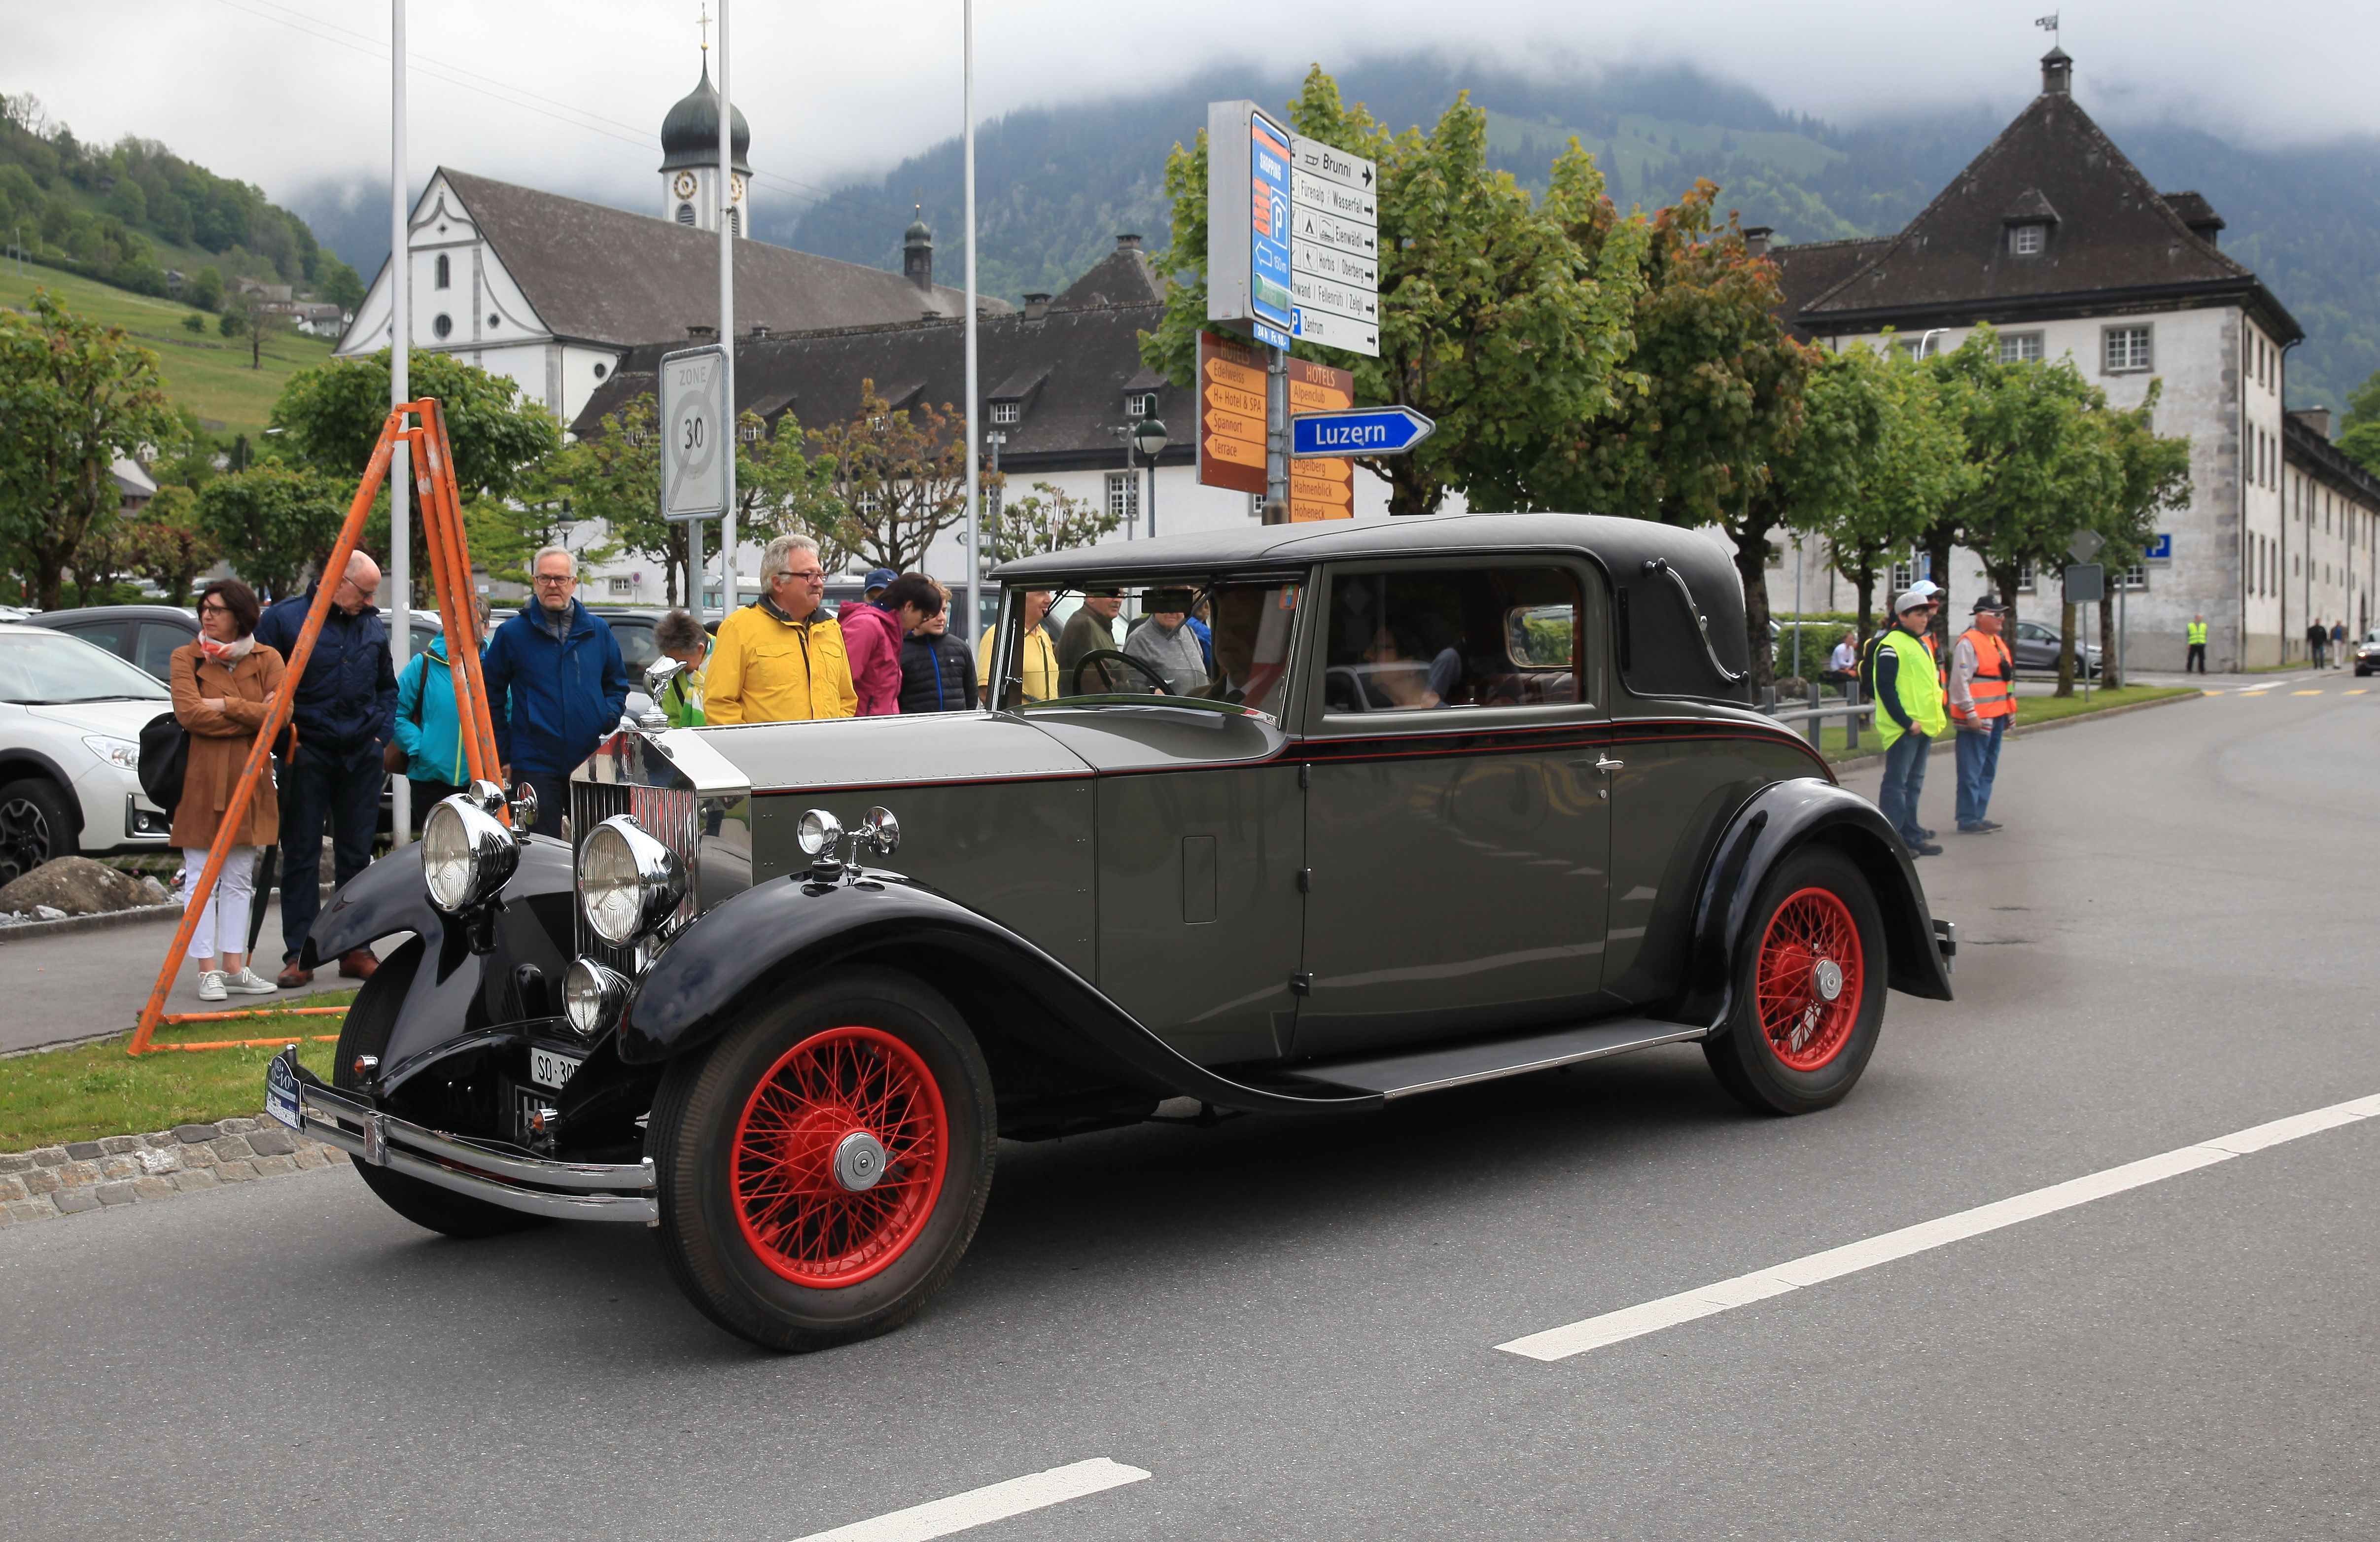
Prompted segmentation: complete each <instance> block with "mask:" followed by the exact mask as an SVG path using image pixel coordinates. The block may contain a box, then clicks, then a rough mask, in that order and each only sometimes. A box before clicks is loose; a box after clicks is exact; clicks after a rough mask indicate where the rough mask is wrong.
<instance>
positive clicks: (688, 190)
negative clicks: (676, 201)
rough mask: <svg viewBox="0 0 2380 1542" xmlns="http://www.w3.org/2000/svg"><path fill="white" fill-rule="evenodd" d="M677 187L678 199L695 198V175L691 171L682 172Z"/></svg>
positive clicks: (678, 175)
mask: <svg viewBox="0 0 2380 1542" xmlns="http://www.w3.org/2000/svg"><path fill="white" fill-rule="evenodd" d="M676 187H677V196H678V197H680V198H692V197H693V196H694V173H692V172H690V171H682V172H680V173H678V174H677V183H676Z"/></svg>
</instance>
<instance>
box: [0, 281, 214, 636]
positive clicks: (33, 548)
mask: <svg viewBox="0 0 2380 1542" xmlns="http://www.w3.org/2000/svg"><path fill="white" fill-rule="evenodd" d="M180 428H181V422H180V419H177V418H176V416H175V415H174V412H173V409H172V407H170V406H169V405H168V403H167V402H166V400H165V392H164V386H163V384H162V383H161V382H159V380H158V377H157V358H156V356H155V355H154V354H152V353H151V352H150V351H149V350H148V349H146V348H143V347H140V346H138V345H137V344H135V343H134V342H133V341H132V340H131V339H130V338H129V337H128V336H127V335H126V334H125V332H124V330H123V329H122V328H121V327H110V326H102V325H100V324H99V323H98V322H92V321H90V320H87V319H86V318H83V317H80V316H77V315H74V314H73V313H71V312H70V311H68V310H67V309H66V307H64V306H63V305H61V304H59V303H58V301H57V300H56V299H55V297H52V296H51V295H50V294H49V293H48V291H46V290H36V291H35V292H34V295H33V303H32V308H31V310H30V311H26V312H18V311H0V543H5V544H6V547H7V548H8V549H9V552H10V556H11V558H12V565H14V566H16V567H17V568H18V571H19V572H21V573H23V574H24V575H25V576H26V577H28V578H29V579H30V583H29V584H28V585H27V587H28V588H29V589H30V590H31V591H32V593H33V595H34V597H35V602H36V603H38V604H39V605H40V606H41V607H42V609H44V610H54V609H55V608H56V607H57V604H58V600H59V584H60V581H61V577H62V576H63V574H64V572H65V570H66V569H67V567H68V566H70V565H73V563H74V561H75V553H76V552H77V551H78V549H79V548H80V547H81V545H82V544H83V542H84V541H85V540H87V539H91V538H94V537H96V538H98V539H101V540H104V539H106V538H107V537H108V536H109V535H110V534H111V532H112V527H113V526H114V524H115V516H116V509H117V507H118V506H119V504H121V503H122V495H121V493H120V492H118V490H117V488H116V485H115V477H114V475H113V474H112V468H113V467H114V466H115V460H116V457H118V456H119V455H129V456H132V457H134V458H136V459H139V458H148V457H151V456H153V455H156V454H157V453H158V452H159V451H160V450H161V449H163V448H164V447H166V446H167V445H169V444H170V443H172V441H173V440H174V438H175V436H176V434H177V433H178V432H179V431H180Z"/></svg>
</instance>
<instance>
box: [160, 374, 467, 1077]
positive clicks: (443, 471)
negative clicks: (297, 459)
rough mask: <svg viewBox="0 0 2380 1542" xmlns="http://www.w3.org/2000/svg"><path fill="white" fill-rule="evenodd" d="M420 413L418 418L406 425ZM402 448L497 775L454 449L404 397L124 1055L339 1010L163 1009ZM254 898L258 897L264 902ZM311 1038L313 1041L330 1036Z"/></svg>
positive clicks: (459, 703)
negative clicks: (202, 1028)
mask: <svg viewBox="0 0 2380 1542" xmlns="http://www.w3.org/2000/svg"><path fill="white" fill-rule="evenodd" d="M408 419H418V421H408ZM400 444H402V445H405V446H406V451H405V453H406V455H407V456H408V457H409V460H410V464H411V467H412V470H413V478H414V486H415V488H416V490H417V491H418V492H419V494H420V514H421V534H422V540H423V544H425V545H426V546H428V547H429V549H430V571H431V581H432V583H433V585H434V586H435V588H436V590H437V599H438V616H439V620H440V623H441V625H442V628H443V631H444V633H445V636H446V657H447V659H448V660H449V661H455V660H459V661H461V663H462V667H461V668H460V669H455V670H453V672H452V673H453V674H454V679H455V708H456V710H458V711H459V712H460V713H461V714H462V718H463V722H464V723H465V724H466V725H467V728H468V731H467V732H466V733H465V735H464V736H463V753H464V757H465V759H467V760H468V762H469V765H470V770H471V779H472V780H473V781H475V782H478V781H489V782H492V781H495V780H496V779H497V776H498V771H499V768H498V762H497V759H496V729H495V722H494V719H493V717H492V715H491V714H490V712H489V710H488V695H487V686H486V682H485V680H484V679H483V678H482V677H481V675H480V650H479V648H478V646H477V644H476V643H474V642H473V641H472V640H471V637H470V634H469V632H468V626H469V621H468V620H467V619H466V618H468V617H473V616H474V613H473V611H472V610H471V609H470V607H472V606H473V605H474V604H475V603H476V598H477V597H476V594H475V592H474V590H473V589H472V587H471V554H470V548H469V546H468V543H467V542H466V541H465V540H464V536H463V502H462V498H461V496H460V495H459V494H458V493H457V492H456V491H455V455H454V449H453V446H452V445H451V444H450V443H448V441H447V438H446V419H445V415H444V414H443V412H442V411H441V410H440V408H439V406H438V401H437V398H435V397H433V396H424V397H422V398H421V399H420V400H419V401H413V402H407V403H405V404H404V405H403V406H401V407H392V408H391V409H390V410H389V415H388V420H387V421H386V422H384V423H383V424H382V425H381V431H380V440H379V442H378V443H376V444H374V445H373V447H372V456H371V464H370V465H369V466H367V467H365V468H364V475H363V480H362V481H361V482H359V483H358V484H357V487H356V496H355V501H354V502H352V503H351V504H348V505H347V517H346V523H345V524H343V525H342V526H340V528H339V539H338V540H337V541H335V542H334V544H333V545H332V547H331V552H330V555H329V556H327V557H325V558H324V559H323V561H322V581H319V582H317V583H316V584H315V586H314V603H313V604H312V606H311V607H310V608H309V609H308V611H307V612H306V624H305V625H304V626H303V627H302V628H301V629H300V630H299V631H298V633H297V648H296V650H294V651H293V652H292V653H291V655H290V657H289V660H288V670H287V673H286V674H284V675H283V676H282V682H281V689H280V690H279V691H277V692H275V693H274V694H273V698H272V700H270V701H269V702H267V703H266V704H265V713H264V725H263V726H262V727H261V728H260V729H258V730H257V733H256V739H255V742H254V743H253V744H251V745H250V746H249V751H248V763H247V765H246V766H244V767H242V768H241V771H240V775H239V783H238V785H237V786H236V787H234V788H233V789H232V795H231V802H230V804H229V805H228V806H227V807H225V809H224V817H223V820H221V822H220V823H219V824H218V825H217V826H216V828H215V839H214V845H213V846H212V849H210V850H209V851H208V853H207V865H206V867H205V868H203V869H201V870H200V874H199V880H198V882H197V883H195V884H193V885H192V886H191V888H190V893H189V898H188V901H187V902H186V903H185V905H184V907H183V911H182V924H181V925H180V926H178V927H176V929H175V930H174V945H173V947H172V949H171V950H170V951H169V952H168V953H166V954H165V961H164V965H162V966H161V967H160V968H159V969H158V971H157V984H156V986H155V988H154V989H152V990H151V991H150V992H149V1001H148V1004H147V1005H145V1006H143V1007H142V1008H141V1009H140V1026H138V1027H136V1028H135V1029H134V1030H133V1034H132V1045H131V1049H130V1051H129V1052H130V1053H132V1054H135V1055H145V1054H149V1053H152V1052H153V1051H156V1050H236V1049H247V1048H251V1047H256V1046H263V1045H276V1044H286V1043H288V1042H289V1038H288V1036H287V1035H282V1036H281V1037H279V1038H226V1039H219V1040H215V1041H212V1042H210V1043H205V1044H159V1043H156V1042H154V1036H155V1034H156V1031H157V1027H158V1025H159V1024H161V1023H165V1024H178V1023H216V1022H225V1021H229V1020H233V1019H237V1018H240V1017H287V1016H299V1015H303V1016H337V1015H341V1014H345V1013H346V1008H345V1007H261V1008H255V1009H251V1010H249V1011H244V1012H188V1013H176V1014H168V1013H167V1012H166V1011H165V997H166V996H167V994H168V993H169V992H171V991H172V990H173V989H174V981H175V980H176V978H177V977H179V976H180V974H181V972H182V960H183V957H184V955H185V954H186V953H187V952H188V948H189V945H190V934H191V932H192V931H194V930H195V929H197V927H198V924H199V915H200V911H201V910H203V909H204V908H205V905H206V901H207V896H208V895H209V894H211V893H212V892H214V886H215V880H216V878H217V877H218V876H219V875H220V874H221V873H222V872H223V866H224V862H225V858H226V857H227V856H229V855H230V853H231V848H232V845H233V844H234V841H233V837H234V836H235V835H236V834H237V832H238V830H239V829H240V827H241V825H242V824H244V823H245V822H246V821H247V819H248V809H249V804H251V803H253V802H254V801H255V798H256V788H257V784H258V782H259V781H260V780H261V778H263V777H266V776H269V775H271V774H272V759H271V757H272V750H271V746H272V744H273V740H274V739H275V738H276V737H278V736H279V735H280V733H281V728H282V725H283V724H284V723H285V722H288V721H289V711H290V704H291V701H292V700H293V698H294V697H295V695H296V692H297V682H298V680H299V678H300V677H301V676H303V675H304V674H305V673H306V663H307V661H308V660H310V659H311V658H312V657H313V654H314V639H315V638H316V637H317V636H319V635H320V634H321V632H322V618H323V617H324V616H325V615H327V614H328V613H330V609H331V595H332V593H333V592H334V590H336V589H337V588H338V577H337V576H338V575H342V574H344V573H346V568H347V559H348V558H349V557H350V556H352V555H353V554H354V552H355V550H356V542H357V540H358V538H359V537H361V536H362V534H363V528H364V518H365V516H367V515H369V514H370V512H371V506H372V500H373V499H374V498H376V497H377V496H378V495H379V493H380V488H381V483H382V482H383V480H386V479H387V476H388V468H389V464H390V462H391V460H392V459H393V458H394V457H395V455H396V454H397V446H398V445H400ZM495 813H496V817H497V818H498V819H501V820H505V821H506V822H510V820H511V814H510V812H509V811H508V810H505V809H502V808H499V809H497V810H496V811H495ZM258 903H260V904H261V903H262V901H261V899H260V901H259V902H258ZM333 1037H334V1036H332V1035H317V1036H316V1038H318V1039H327V1038H333Z"/></svg>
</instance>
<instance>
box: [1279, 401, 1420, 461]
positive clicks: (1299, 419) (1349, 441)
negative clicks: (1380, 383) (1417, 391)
mask: <svg viewBox="0 0 2380 1542" xmlns="http://www.w3.org/2000/svg"><path fill="white" fill-rule="evenodd" d="M1437 427H1438V425H1437V424H1436V423H1433V422H1431V421H1430V420H1429V419H1427V418H1425V417H1423V416H1422V415H1421V414H1420V413H1418V412H1415V410H1414V409H1413V408H1411V407H1354V408H1351V409H1349V410H1347V411H1345V412H1304V413H1300V414H1298V415H1297V416H1296V417H1294V418H1292V419H1290V420H1289V431H1290V439H1289V453H1290V455H1293V457H1295V458H1297V459H1299V460H1304V459H1305V458H1307V457H1309V456H1313V455H1403V454H1404V453H1405V452H1406V451H1407V450H1410V449H1412V448H1413V447H1414V446H1415V445H1416V444H1418V443H1421V442H1422V441H1423V440H1425V439H1427V438H1428V437H1429V436H1430V432H1431V431H1432V430H1434V429H1436V428H1437Z"/></svg>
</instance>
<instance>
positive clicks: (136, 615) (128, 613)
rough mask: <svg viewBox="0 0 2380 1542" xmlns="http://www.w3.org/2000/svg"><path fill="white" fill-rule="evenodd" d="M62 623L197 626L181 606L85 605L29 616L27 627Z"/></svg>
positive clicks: (194, 616)
mask: <svg viewBox="0 0 2380 1542" xmlns="http://www.w3.org/2000/svg"><path fill="white" fill-rule="evenodd" d="M62 621H178V622H181V623H183V624H185V625H190V626H196V625H198V624H199V618H198V615H197V613H195V612H193V611H189V610H186V609H184V608H183V607H182V606H180V605H84V606H81V607H79V609H76V610H71V611H43V612H42V613H41V614H39V615H29V616H27V617H26V618H25V624H26V625H29V626H55V625H58V624H59V623H60V622H62Z"/></svg>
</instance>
